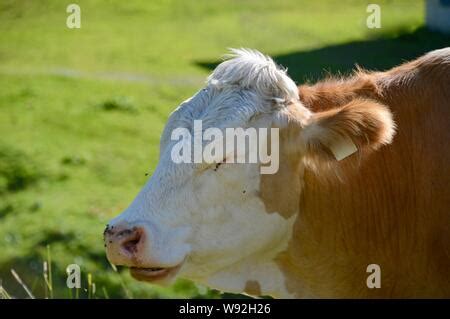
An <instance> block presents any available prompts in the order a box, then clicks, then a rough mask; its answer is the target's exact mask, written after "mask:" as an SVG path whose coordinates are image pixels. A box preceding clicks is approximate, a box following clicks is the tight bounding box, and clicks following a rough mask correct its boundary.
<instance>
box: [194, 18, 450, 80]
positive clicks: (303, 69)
mask: <svg viewBox="0 0 450 319" xmlns="http://www.w3.org/2000/svg"><path fill="white" fill-rule="evenodd" d="M299 41H301V40H299ZM447 46H450V36H448V35H443V34H440V33H435V32H431V31H428V30H426V29H425V28H423V27H422V28H418V29H416V30H414V31H412V32H411V31H407V30H405V29H398V30H390V31H389V32H386V33H383V34H378V36H377V37H376V38H372V39H368V40H366V41H355V42H349V43H344V44H338V45H331V46H327V47H323V48H319V49H313V50H309V51H300V52H292V53H289V54H283V55H278V56H273V58H274V60H275V61H276V62H277V63H278V64H281V65H282V66H284V67H287V68H288V73H289V75H290V76H291V77H292V79H294V81H296V82H297V83H303V82H307V81H317V80H319V79H320V78H323V77H324V76H325V75H328V74H344V75H345V74H348V73H350V72H351V71H352V70H353V69H354V67H355V65H356V64H358V65H360V66H361V67H363V68H365V69H369V70H386V69H390V68H392V67H394V66H396V65H398V64H401V63H402V62H404V61H408V60H412V59H414V58H417V57H419V56H421V55H422V54H424V53H426V52H428V51H431V50H435V49H439V48H443V47H447ZM194 63H195V64H196V65H198V66H200V67H203V68H207V69H210V70H212V69H214V68H215V67H216V66H217V65H218V64H219V63H220V61H195V62H194Z"/></svg>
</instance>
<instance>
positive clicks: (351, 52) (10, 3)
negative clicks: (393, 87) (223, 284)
mask: <svg viewBox="0 0 450 319" xmlns="http://www.w3.org/2000/svg"><path fill="white" fill-rule="evenodd" d="M72 2H74V1H57V0H54V1H48V0H47V1H44V0H40V1H25V0H1V1H0V30H1V31H0V136H1V139H0V249H1V253H0V278H1V281H2V286H3V287H4V288H5V289H6V290H7V291H8V292H9V294H10V295H12V296H15V297H19V298H20V297H26V296H27V295H26V292H25V291H24V290H23V289H22V287H21V286H20V285H19V284H18V283H17V281H16V280H15V279H14V277H13V276H12V274H11V269H15V270H16V272H17V273H18V274H19V275H20V276H21V278H22V280H23V281H24V282H25V283H26V284H27V285H28V286H29V287H30V289H31V290H32V293H33V294H34V295H36V296H37V297H44V296H45V294H46V289H45V281H44V277H43V261H44V260H47V258H48V257H47V246H49V247H50V251H51V259H52V279H53V290H54V291H53V296H54V297H60V298H66V297H70V296H71V294H72V296H73V295H74V292H70V291H69V290H68V289H67V288H65V268H66V266H67V265H68V264H71V263H77V264H79V265H80V266H81V270H82V275H83V287H84V288H85V289H87V288H88V280H87V277H88V274H92V278H93V281H94V282H95V283H96V292H95V295H94V296H93V294H92V292H91V296H93V297H98V298H104V297H124V298H126V297H132V298H139V297H198V296H209V297H219V296H220V294H219V293H218V292H214V291H210V290H207V289H206V288H204V287H199V286H196V285H194V284H192V283H190V282H188V281H186V280H179V281H178V282H177V283H176V284H175V285H174V286H173V287H171V288H159V287H156V286H152V285H148V284H143V283H139V282H136V281H134V280H132V279H131V278H130V276H129V274H128V272H126V271H120V270H119V271H118V272H115V271H114V270H113V269H112V268H111V266H110V265H109V264H108V262H107V260H106V258H105V254H104V250H103V242H102V231H103V228H104V226H105V224H106V222H107V221H108V220H109V219H110V218H111V217H113V216H115V215H116V214H118V213H119V212H120V211H121V210H123V209H124V208H125V207H126V206H127V205H128V204H129V203H130V202H131V201H132V199H133V198H134V196H135V195H136V194H137V192H138V191H139V189H140V188H141V187H142V185H143V184H144V182H145V181H146V179H147V178H148V177H146V173H149V174H151V172H152V170H153V169H154V167H155V165H156V163H157V158H158V143H159V137H160V134H161V131H162V128H163V126H164V123H165V120H166V119H167V117H168V114H169V113H170V111H171V110H172V109H174V108H175V107H176V106H177V105H178V104H179V102H180V101H182V100H184V99H186V98H187V97H189V96H191V95H192V94H193V93H194V92H195V91H196V90H198V89H199V88H200V87H201V86H202V84H203V81H204V78H205V77H206V76H207V74H208V73H209V72H210V69H211V68H213V67H214V65H215V64H216V63H217V61H218V58H219V57H220V56H221V55H222V54H223V53H225V52H226V48H228V47H250V48H256V49H259V50H262V51H263V52H265V53H268V54H270V55H273V56H275V58H276V59H277V61H279V62H280V63H281V64H283V65H285V66H288V67H289V73H290V74H292V76H293V77H294V79H295V80H296V81H298V82H301V81H308V80H310V81H311V80H314V79H317V78H320V77H321V76H323V75H324V74H326V73H327V72H332V73H336V72H342V73H346V72H348V71H349V70H351V68H352V67H353V65H354V63H356V62H357V63H359V64H361V65H362V66H364V67H369V68H377V69H383V68H388V67H391V66H393V65H395V64H397V63H400V62H402V61H403V60H405V59H410V58H413V57H416V56H418V55H420V54H422V53H423V52H426V51H427V50H430V49H433V48H439V47H443V46H448V45H449V44H450V40H449V38H448V37H444V36H441V35H438V34H434V33H430V32H428V31H425V30H424V28H423V20H424V17H423V16H424V12H423V11H424V4H423V3H422V1H410V0H405V1H377V3H379V4H380V5H381V10H382V28H381V29H368V28H367V27H366V25H365V21H366V17H367V15H368V13H366V6H367V4H368V3H370V1H356V0H355V1H332V0H328V1H298V0H292V1H288V0H284V1H259V0H251V1H238V0H233V1H224V0H218V1H207V0H199V1H169V0H165V1H162V0H153V1H134V0H128V1H119V0H114V1H95V0H89V1H83V0H78V1H76V3H78V4H79V5H80V7H81V24H82V27H81V29H68V28H67V27H66V18H67V16H68V14H67V13H66V6H67V5H68V4H69V3H72ZM85 289H82V290H81V291H80V292H79V294H80V297H86V296H87V295H88V292H87V290H85ZM47 294H48V292H47Z"/></svg>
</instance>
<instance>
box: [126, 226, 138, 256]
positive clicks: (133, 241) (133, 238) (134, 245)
mask: <svg viewBox="0 0 450 319" xmlns="http://www.w3.org/2000/svg"><path fill="white" fill-rule="evenodd" d="M130 233H131V234H130ZM130 233H128V234H130V236H129V237H128V238H127V239H125V240H124V241H123V242H122V248H123V249H124V250H125V251H126V252H127V253H130V254H135V253H136V252H137V251H138V245H139V242H140V241H141V239H142V234H141V232H140V231H138V230H136V231H134V232H131V231H130Z"/></svg>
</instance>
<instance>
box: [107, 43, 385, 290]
mask: <svg viewBox="0 0 450 319" xmlns="http://www.w3.org/2000/svg"><path fill="white" fill-rule="evenodd" d="M232 53H233V54H232V55H231V57H230V58H229V59H228V60H226V61H224V62H223V63H221V64H220V65H219V66H218V67H217V68H216V69H215V70H214V72H213V73H212V74H211V76H210V77H209V78H208V81H207V84H206V87H205V88H204V89H202V90H200V91H199V92H198V93H196V94H195V95H194V96H193V97H192V98H190V99H189V100H187V101H185V102H183V103H182V104H181V105H180V106H179V107H178V108H177V109H176V110H175V111H174V112H173V113H172V114H171V116H170V118H169V120H168V122H167V124H166V127H165V129H164V132H163V135H162V137H161V144H160V158H159V164H158V166H157V168H156V170H155V171H154V173H153V175H152V176H151V178H150V180H149V181H148V182H147V184H146V185H145V186H144V187H143V189H142V190H141V191H140V193H139V194H138V195H137V197H136V199H135V200H134V201H133V202H132V203H131V205H130V206H129V207H128V208H127V209H126V210H125V211H124V212H123V213H122V214H120V215H119V216H118V217H116V218H115V219H113V220H112V221H111V222H110V223H109V225H108V226H107V229H106V230H105V243H106V251H107V256H108V258H109V260H110V261H111V262H112V263H113V264H116V265H124V266H128V267H130V268H131V274H132V275H133V277H135V278H137V279H140V280H144V281H149V282H170V281H171V280H173V278H175V277H176V276H182V277H185V278H189V279H192V280H194V281H197V282H201V283H204V284H207V285H208V286H212V287H215V288H218V289H221V290H226V291H232V292H243V291H247V292H249V293H253V294H272V295H284V294H285V291H284V290H285V288H284V286H283V284H282V283H283V273H282V272H281V270H280V269H279V268H278V267H277V265H276V263H275V262H274V259H275V258H276V257H277V255H278V254H279V253H280V252H282V251H284V250H285V249H286V247H287V245H288V242H289V239H290V238H291V234H292V229H293V224H294V221H295V218H296V216H297V213H298V207H299V195H300V192H301V189H302V172H303V170H304V169H305V167H310V168H312V169H315V170H318V171H320V169H321V168H324V169H329V168H330V167H333V166H332V165H333V163H336V162H337V161H338V160H340V159H342V158H343V157H346V156H348V155H350V154H351V153H353V152H363V151H365V150H369V149H375V148H377V147H379V146H380V145H382V144H385V143H389V142H390V140H391V138H392V135H393V125H394V124H393V122H392V119H391V114H390V112H389V111H388V110H387V109H386V108H385V107H384V106H382V105H380V104H378V103H376V102H373V101H364V100H354V101H352V102H351V103H349V104H348V105H345V106H343V107H339V108H335V109H332V110H329V111H325V112H320V113H313V112H311V111H310V110H309V109H307V108H306V107H304V106H303V105H302V104H301V102H300V100H299V98H298V90H297V87H296V85H295V84H294V82H293V81H292V80H291V79H290V78H289V77H288V76H287V75H286V72H285V71H284V70H282V69H280V68H279V67H278V66H277V65H276V64H275V63H274V62H273V61H272V60H271V59H270V58H269V57H267V56H264V55H262V54H261V53H259V52H256V51H250V50H233V51H232ZM196 120H201V121H202V128H201V130H203V131H204V130H206V129H208V128H212V127H214V128H217V129H219V131H220V130H222V131H223V130H224V129H225V128H267V129H268V128H277V129H279V134H276V139H277V141H275V143H273V141H272V140H273V139H275V135H271V134H268V135H267V137H261V136H258V138H260V140H262V141H263V142H265V143H262V144H264V145H266V146H261V145H260V146H261V147H267V148H269V149H271V151H272V153H273V152H278V153H279V154H278V155H279V165H277V166H276V168H277V169H276V170H275V171H274V172H271V174H262V170H261V168H262V167H263V166H264V165H265V164H263V163H262V161H261V160H259V159H258V160H257V161H256V162H251V163H230V162H232V161H230V156H233V155H230V154H228V153H226V152H224V153H223V154H222V155H221V156H220V157H218V158H215V159H214V160H213V161H202V160H200V161H198V160H197V161H195V160H194V161H192V163H186V162H179V161H177V160H174V148H176V147H178V146H179V142H180V141H179V139H178V138H177V139H175V140H174V139H173V136H174V135H173V132H174V131H176V130H177V129H180V128H181V129H183V130H184V132H192V133H193V131H194V130H195V129H194V121H196ZM269 142H270V143H269ZM190 143H191V142H187V145H190ZM202 143H206V142H202ZM227 143H228V141H227ZM185 144H186V143H185ZM245 152H247V153H248V152H249V151H248V150H247V151H245ZM237 155H242V154H237Z"/></svg>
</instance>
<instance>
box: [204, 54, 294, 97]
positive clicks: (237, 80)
mask: <svg viewBox="0 0 450 319" xmlns="http://www.w3.org/2000/svg"><path fill="white" fill-rule="evenodd" d="M224 58H225V61H224V62H222V63H221V64H219V65H218V66H217V68H216V69H215V70H214V72H213V73H212V74H211V75H210V76H209V77H208V80H207V83H208V85H211V86H213V87H217V88H226V87H230V86H236V87H240V88H243V89H249V90H254V91H256V93H257V94H258V95H259V96H260V97H262V98H263V99H265V100H271V101H275V102H276V103H277V104H288V103H290V102H293V101H298V100H299V97H298V89H297V86H296V85H295V83H294V81H292V79H291V78H290V77H289V76H288V75H287V74H286V70H285V69H282V68H281V67H279V66H278V65H277V64H275V62H274V61H273V60H272V59H271V58H270V57H269V56H266V55H264V54H262V53H261V52H259V51H256V50H251V49H230V53H229V54H227V55H225V57H224Z"/></svg>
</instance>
